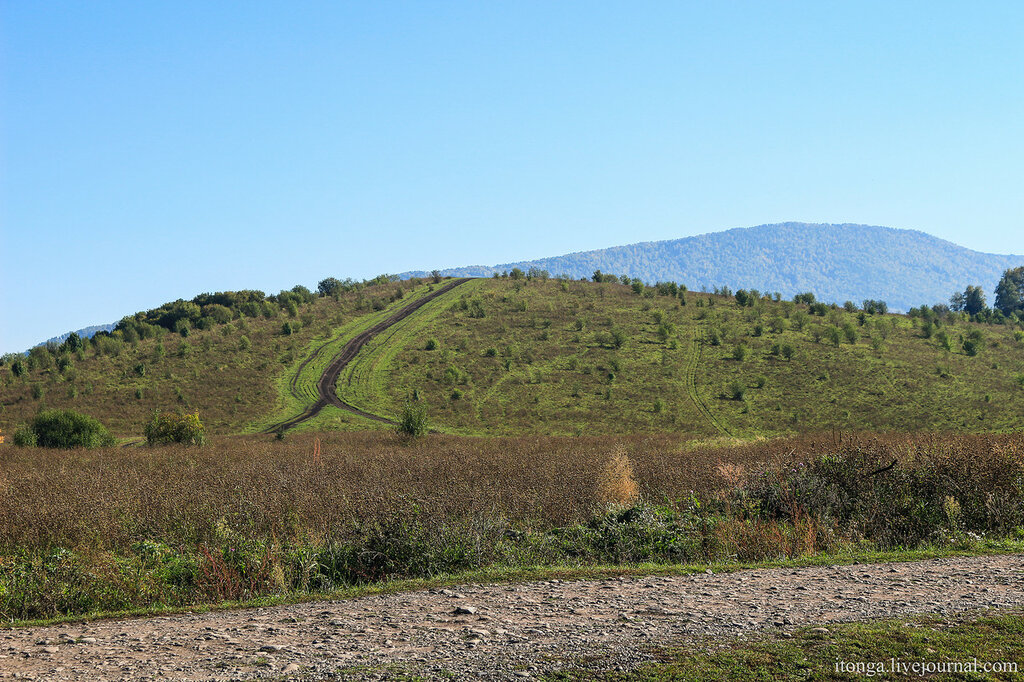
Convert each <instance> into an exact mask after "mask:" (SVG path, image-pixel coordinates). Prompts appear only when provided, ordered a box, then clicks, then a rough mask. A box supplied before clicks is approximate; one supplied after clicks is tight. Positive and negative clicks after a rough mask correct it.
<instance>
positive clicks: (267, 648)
mask: <svg viewBox="0 0 1024 682" xmlns="http://www.w3.org/2000/svg"><path fill="white" fill-rule="evenodd" d="M283 648H284V647H283V646H281V645H280V644H264V645H263V646H261V647H260V649H259V650H260V651H267V652H270V653H273V652H275V651H280V650H281V649H283Z"/></svg>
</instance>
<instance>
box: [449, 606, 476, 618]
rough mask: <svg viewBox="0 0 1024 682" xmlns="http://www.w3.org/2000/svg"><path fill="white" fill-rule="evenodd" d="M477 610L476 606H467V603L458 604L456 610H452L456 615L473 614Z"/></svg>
mask: <svg viewBox="0 0 1024 682" xmlns="http://www.w3.org/2000/svg"><path fill="white" fill-rule="evenodd" d="M476 610H477V609H476V607H475V606H465V605H463V606H456V607H455V610H454V611H452V613H454V614H455V615H456V616H472V615H473V614H474V613H476Z"/></svg>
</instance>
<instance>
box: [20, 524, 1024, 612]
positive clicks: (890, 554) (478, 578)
mask: <svg viewBox="0 0 1024 682" xmlns="http://www.w3.org/2000/svg"><path fill="white" fill-rule="evenodd" d="M1006 554H1024V540H991V541H987V542H984V543H981V544H979V545H978V546H975V547H973V548H970V549H955V548H951V547H930V548H926V549H912V550H906V549H899V550H890V551H878V550H872V549H853V550H849V551H843V552H840V553H836V554H815V555H806V556H800V557H797V558H793V559H782V560H771V561H755V562H736V561H732V562H721V561H719V562H710V563H694V564H690V563H687V564H663V563H649V562H648V563H636V564H625V565H623V564H592V565H583V566H581V565H574V564H556V565H551V566H544V565H540V566H536V565H535V566H488V567H485V568H481V569H477V570H470V571H461V572H458V573H442V574H439V575H435V576H432V577H430V578H405V579H388V580H382V581H378V582H374V583H371V584H363V585H348V586H345V587H342V588H337V589H332V590H324V591H293V592H289V593H287V594H274V595H264V596H260V597H257V598H253V599H243V600H225V601H218V602H205V603H202V602H200V603H195V604H188V605H183V606H168V605H151V606H146V607H142V608H127V609H111V610H96V611H89V612H83V613H76V614H68V615H61V616H55V617H52V618H28V619H13V620H12V619H8V620H0V630H2V629H9V628H19V627H43V626H47V625H56V624H60V623H69V622H81V621H91V620H103V619H117V618H132V617H144V616H159V615H169V614H175V613H185V612H188V613H209V612H213V611H224V610H230V609H248V608H263V607H267V606H281V605H285V604H305V603H309V602H317V601H339V600H346V599H357V598H359V597H368V596H375V595H386V594H397V593H401V592H413V591H418V590H427V589H434V588H442V587H454V586H457V585H467V584H474V585H484V584H490V585H502V584H513V583H526V582H534V581H545V580H601V579H604V578H617V577H630V576H632V577H643V576H657V575H663V576H685V575H695V574H703V573H707V572H708V571H709V570H710V571H712V572H713V573H734V572H736V571H745V570H754V569H765V568H806V567H810V566H844V565H849V564H881V563H894V562H907V561H926V560H929V559H943V558H951V557H977V556H1000V555H1006Z"/></svg>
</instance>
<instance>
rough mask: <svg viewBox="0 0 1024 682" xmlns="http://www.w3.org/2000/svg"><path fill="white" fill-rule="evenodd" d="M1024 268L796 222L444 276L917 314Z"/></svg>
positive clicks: (871, 231)
mask: <svg viewBox="0 0 1024 682" xmlns="http://www.w3.org/2000/svg"><path fill="white" fill-rule="evenodd" d="M1021 265H1024V256H1013V255H998V254H989V253H981V252H979V251H972V250H971V249H967V248H965V247H962V246H959V245H957V244H954V243H952V242H949V241H946V240H943V239H939V238H937V237H933V236H931V235H929V234H926V233H924V232H919V231H916V230H902V229H895V228H891V227H878V226H871V225H856V224H849V223H846V224H841V225H837V224H810V223H794V222H790V223H780V224H775V225H760V226H757V227H749V228H736V229H731V230H726V231H724V232H712V233H708V234H702V235H697V236H694V237H685V238H683V239H672V240H667V241H658V242H640V243H636V244H627V245H625V246H615V247H611V248H608V249H598V250H594V251H581V252H578V253H570V254H566V255H563V256H556V257H553V258H539V259H536V260H531V261H521V262H517V263H503V264H499V265H495V266H493V267H487V266H470V267H462V268H452V269H448V270H442V271H441V272H442V274H444V275H450V276H461V277H464V276H488V275H490V274H492V273H494V272H503V271H506V270H511V269H512V268H516V267H518V268H521V269H523V270H527V269H529V268H531V267H535V268H540V269H542V270H547V271H548V272H550V273H551V274H552V275H556V274H566V275H569V276H570V277H573V278H580V277H590V276H591V275H592V274H593V272H594V271H595V270H601V271H603V272H606V273H613V274H616V275H621V274H626V275H629V276H630V277H638V278H640V279H642V280H644V281H647V282H656V281H674V282H679V283H680V284H685V285H687V286H688V287H690V288H691V289H695V290H700V289H709V290H711V289H714V288H715V287H719V286H728V287H730V288H732V289H758V290H760V291H768V292H775V291H778V292H780V293H781V294H782V295H783V296H784V297H786V298H789V297H792V296H793V295H794V294H796V293H800V292H804V291H810V292H813V293H814V294H815V295H816V296H817V297H818V298H819V299H820V300H824V301H829V302H836V303H843V302H844V301H847V300H850V301H854V302H857V303H860V302H861V301H863V300H865V299H878V300H884V301H887V302H888V303H889V306H890V307H891V308H892V309H893V310H908V309H910V308H912V307H914V306H918V305H921V304H924V303H927V304H932V303H939V302H946V301H948V300H949V297H950V295H951V294H952V293H953V292H955V291H963V290H964V288H965V287H966V286H967V285H968V284H975V285H980V286H981V287H982V288H983V289H984V290H985V292H986V293H987V294H988V296H989V297H990V299H991V297H992V292H993V291H994V289H995V285H996V283H997V282H998V281H999V278H1000V277H1001V276H1002V274H1003V272H1004V271H1005V270H1006V269H1007V268H1011V267H1018V266H1021ZM423 274H425V273H421V272H410V273H405V274H404V275H403V276H421V275H423ZM990 302H991V300H990Z"/></svg>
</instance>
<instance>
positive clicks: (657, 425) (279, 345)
mask: <svg viewBox="0 0 1024 682" xmlns="http://www.w3.org/2000/svg"><path fill="white" fill-rule="evenodd" d="M434 286H435V285H432V284H429V283H420V282H418V281H406V282H402V283H390V284H385V285H381V286H371V287H367V288H364V289H362V290H360V291H352V292H348V293H344V294H341V295H339V296H337V297H331V296H329V297H317V298H315V299H314V300H313V301H312V302H311V303H307V304H305V305H303V306H300V307H298V308H297V309H295V310H293V311H292V314H291V315H289V314H288V313H287V312H285V311H284V309H283V308H282V311H281V312H271V313H269V314H267V315H264V316H259V317H240V318H236V319H234V320H232V321H231V322H229V323H227V324H221V325H215V326H213V327H211V328H209V329H206V330H201V329H193V330H191V331H190V332H189V334H188V336H187V337H183V336H181V335H180V334H177V333H170V332H167V333H162V334H160V335H159V336H158V338H149V339H142V340H135V341H132V342H128V341H126V340H124V339H122V338H120V337H118V335H117V333H115V335H114V336H112V337H106V338H103V339H101V340H100V342H99V343H97V344H92V343H87V344H86V345H85V348H84V349H83V350H80V351H78V352H77V353H73V354H68V353H64V354H58V355H57V356H56V358H54V357H53V356H49V357H50V360H49V361H47V360H46V359H45V358H42V355H45V354H44V353H41V352H37V354H38V355H40V358H41V359H40V360H39V361H38V362H36V363H35V366H34V367H33V368H32V369H30V370H29V371H28V372H27V373H26V374H24V375H23V376H20V377H18V376H14V375H13V373H12V372H11V367H10V365H7V366H4V367H0V429H3V430H4V431H5V432H7V433H8V434H9V433H11V432H12V431H13V430H14V428H15V427H16V426H17V425H18V424H19V423H21V422H22V421H24V420H26V419H27V418H29V417H31V416H32V415H33V414H35V412H36V411H38V410H39V409H41V408H42V407H44V406H46V407H72V408H74V409H77V410H80V411H83V412H86V413H89V414H91V415H93V416H96V417H98V418H99V419H101V420H102V421H103V422H104V423H106V424H108V425H109V427H110V428H111V430H112V431H113V432H114V433H116V434H118V435H121V436H138V435H140V434H141V433H142V427H143V425H144V424H145V422H146V421H147V419H148V418H149V417H150V415H151V414H152V413H153V411H154V410H157V409H160V410H179V409H180V410H193V409H198V410H199V411H200V413H201V415H202V417H203V419H204V421H205V422H206V424H207V426H208V427H209V428H211V429H212V430H213V431H214V432H215V433H237V432H243V431H249V432H251V431H256V430H260V429H262V428H264V427H266V426H267V425H268V424H271V423H273V422H275V421H279V420H283V419H287V418H288V417H290V416H294V415H296V414H299V413H300V412H302V410H303V409H304V408H305V407H306V406H308V405H309V404H311V403H312V402H313V401H315V399H316V388H315V387H316V383H317V380H318V379H319V377H320V375H321V374H322V372H323V371H324V368H325V367H326V366H327V364H328V363H329V361H330V359H331V358H333V357H334V356H335V355H336V354H337V353H338V351H339V350H340V349H341V347H342V346H343V345H344V344H345V343H346V342H347V341H348V340H350V339H351V338H353V337H354V336H355V335H357V334H359V333H360V332H362V331H363V330H365V329H368V328H369V327H371V326H373V325H374V324H376V323H377V322H379V321H381V320H383V319H384V318H386V317H388V316H390V315H391V314H392V313H393V312H395V311H396V310H398V309H399V308H401V307H402V306H405V305H407V304H409V303H410V302H412V301H415V300H417V299H418V298H419V297H421V296H424V295H426V294H427V293H428V291H430V290H431V289H432V288H433V287H434ZM667 293H671V292H669V291H666V290H665V289H664V288H663V289H662V294H667ZM746 303H747V305H742V304H741V302H740V301H739V300H737V298H735V297H733V296H719V295H713V294H706V293H694V292H685V294H684V295H683V297H680V296H679V295H678V293H677V294H676V295H660V294H659V293H658V290H657V289H655V288H651V287H646V288H644V287H641V286H639V285H637V286H636V287H633V286H625V285H622V284H617V283H607V282H606V283H601V284H597V283H592V282H580V281H562V280H549V279H536V278H535V279H525V278H522V279H512V278H500V279H477V280H472V281H470V282H467V283H465V284H463V285H461V286H459V287H457V288H455V289H453V290H452V291H449V292H446V293H444V294H443V295H441V296H440V297H439V298H437V299H435V300H432V301H429V302H428V303H427V304H426V305H424V306H423V307H422V308H420V309H419V310H418V311H416V312H415V313H414V314H412V315H411V316H409V317H407V318H406V319H403V320H401V321H400V322H398V323H397V324H395V325H394V326H392V327H390V328H388V329H386V330H385V331H384V332H383V333H381V334H380V335H379V336H377V337H376V338H374V339H373V340H371V341H370V342H369V343H368V344H367V345H366V346H365V347H364V348H363V349H362V350H361V351H360V352H359V354H358V355H357V356H356V357H355V359H354V361H353V362H351V363H350V364H349V365H348V366H347V367H346V368H345V369H344V371H343V373H342V374H341V376H340V377H339V380H338V386H337V391H338V395H339V397H341V399H342V400H344V401H346V402H347V403H349V404H351V405H354V406H356V407H358V408H360V409H363V410H365V411H367V412H370V413H372V414H377V415H382V416H387V417H393V416H394V415H396V414H398V413H400V412H401V410H402V408H403V406H404V404H405V403H406V402H407V401H413V402H418V403H420V404H421V405H423V406H424V407H425V408H426V410H427V412H428V415H429V417H430V420H431V424H432V426H433V427H434V428H436V429H439V430H442V431H446V432H451V433H461V434H469V435H518V434H552V435H580V434H625V433H656V432H673V433H682V434H685V435H687V436H690V437H696V438H705V437H718V436H722V437H740V438H752V437H761V436H773V435H783V434H792V433H800V432H808V431H829V430H833V429H840V430H843V431H852V430H900V431H920V430H932V431H936V430H937V431H947V430H952V431H968V432H980V431H1009V430H1014V429H1017V428H1019V427H1020V426H1021V421H1020V420H1021V411H1020V405H1021V399H1022V398H1024V386H1022V382H1024V332H1022V331H1021V330H1020V329H1019V328H1018V327H1015V326H1010V325H983V324H977V323H972V322H968V321H966V320H965V318H964V316H962V315H957V314H950V315H946V316H945V317H935V318H933V319H925V318H923V317H921V316H920V315H917V316H904V315H871V314H866V313H863V312H862V311H857V310H853V311H847V310H844V309H842V308H834V307H829V306H824V305H821V304H818V305H815V306H808V305H805V304H796V303H793V302H786V301H781V302H780V301H774V300H769V299H767V298H762V297H760V296H757V297H752V298H751V299H750V300H748V301H746ZM285 323H287V324H288V325H289V326H290V327H291V332H292V333H291V334H288V333H286V331H285V329H284V325H285ZM971 353H973V355H972V354H971ZM47 362H49V364H47ZM303 428H313V429H321V430H324V429H328V430H330V429H345V430H352V429H381V428H385V429H386V428H390V427H389V426H388V425H386V424H380V423H374V422H372V421H370V420H368V419H366V418H363V417H360V416H357V415H354V414H351V413H349V412H345V411H343V410H340V409H336V408H333V407H328V408H325V409H324V410H323V412H321V413H320V414H319V415H318V416H317V417H316V419H315V420H313V421H311V422H309V423H307V424H305V425H303Z"/></svg>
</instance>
